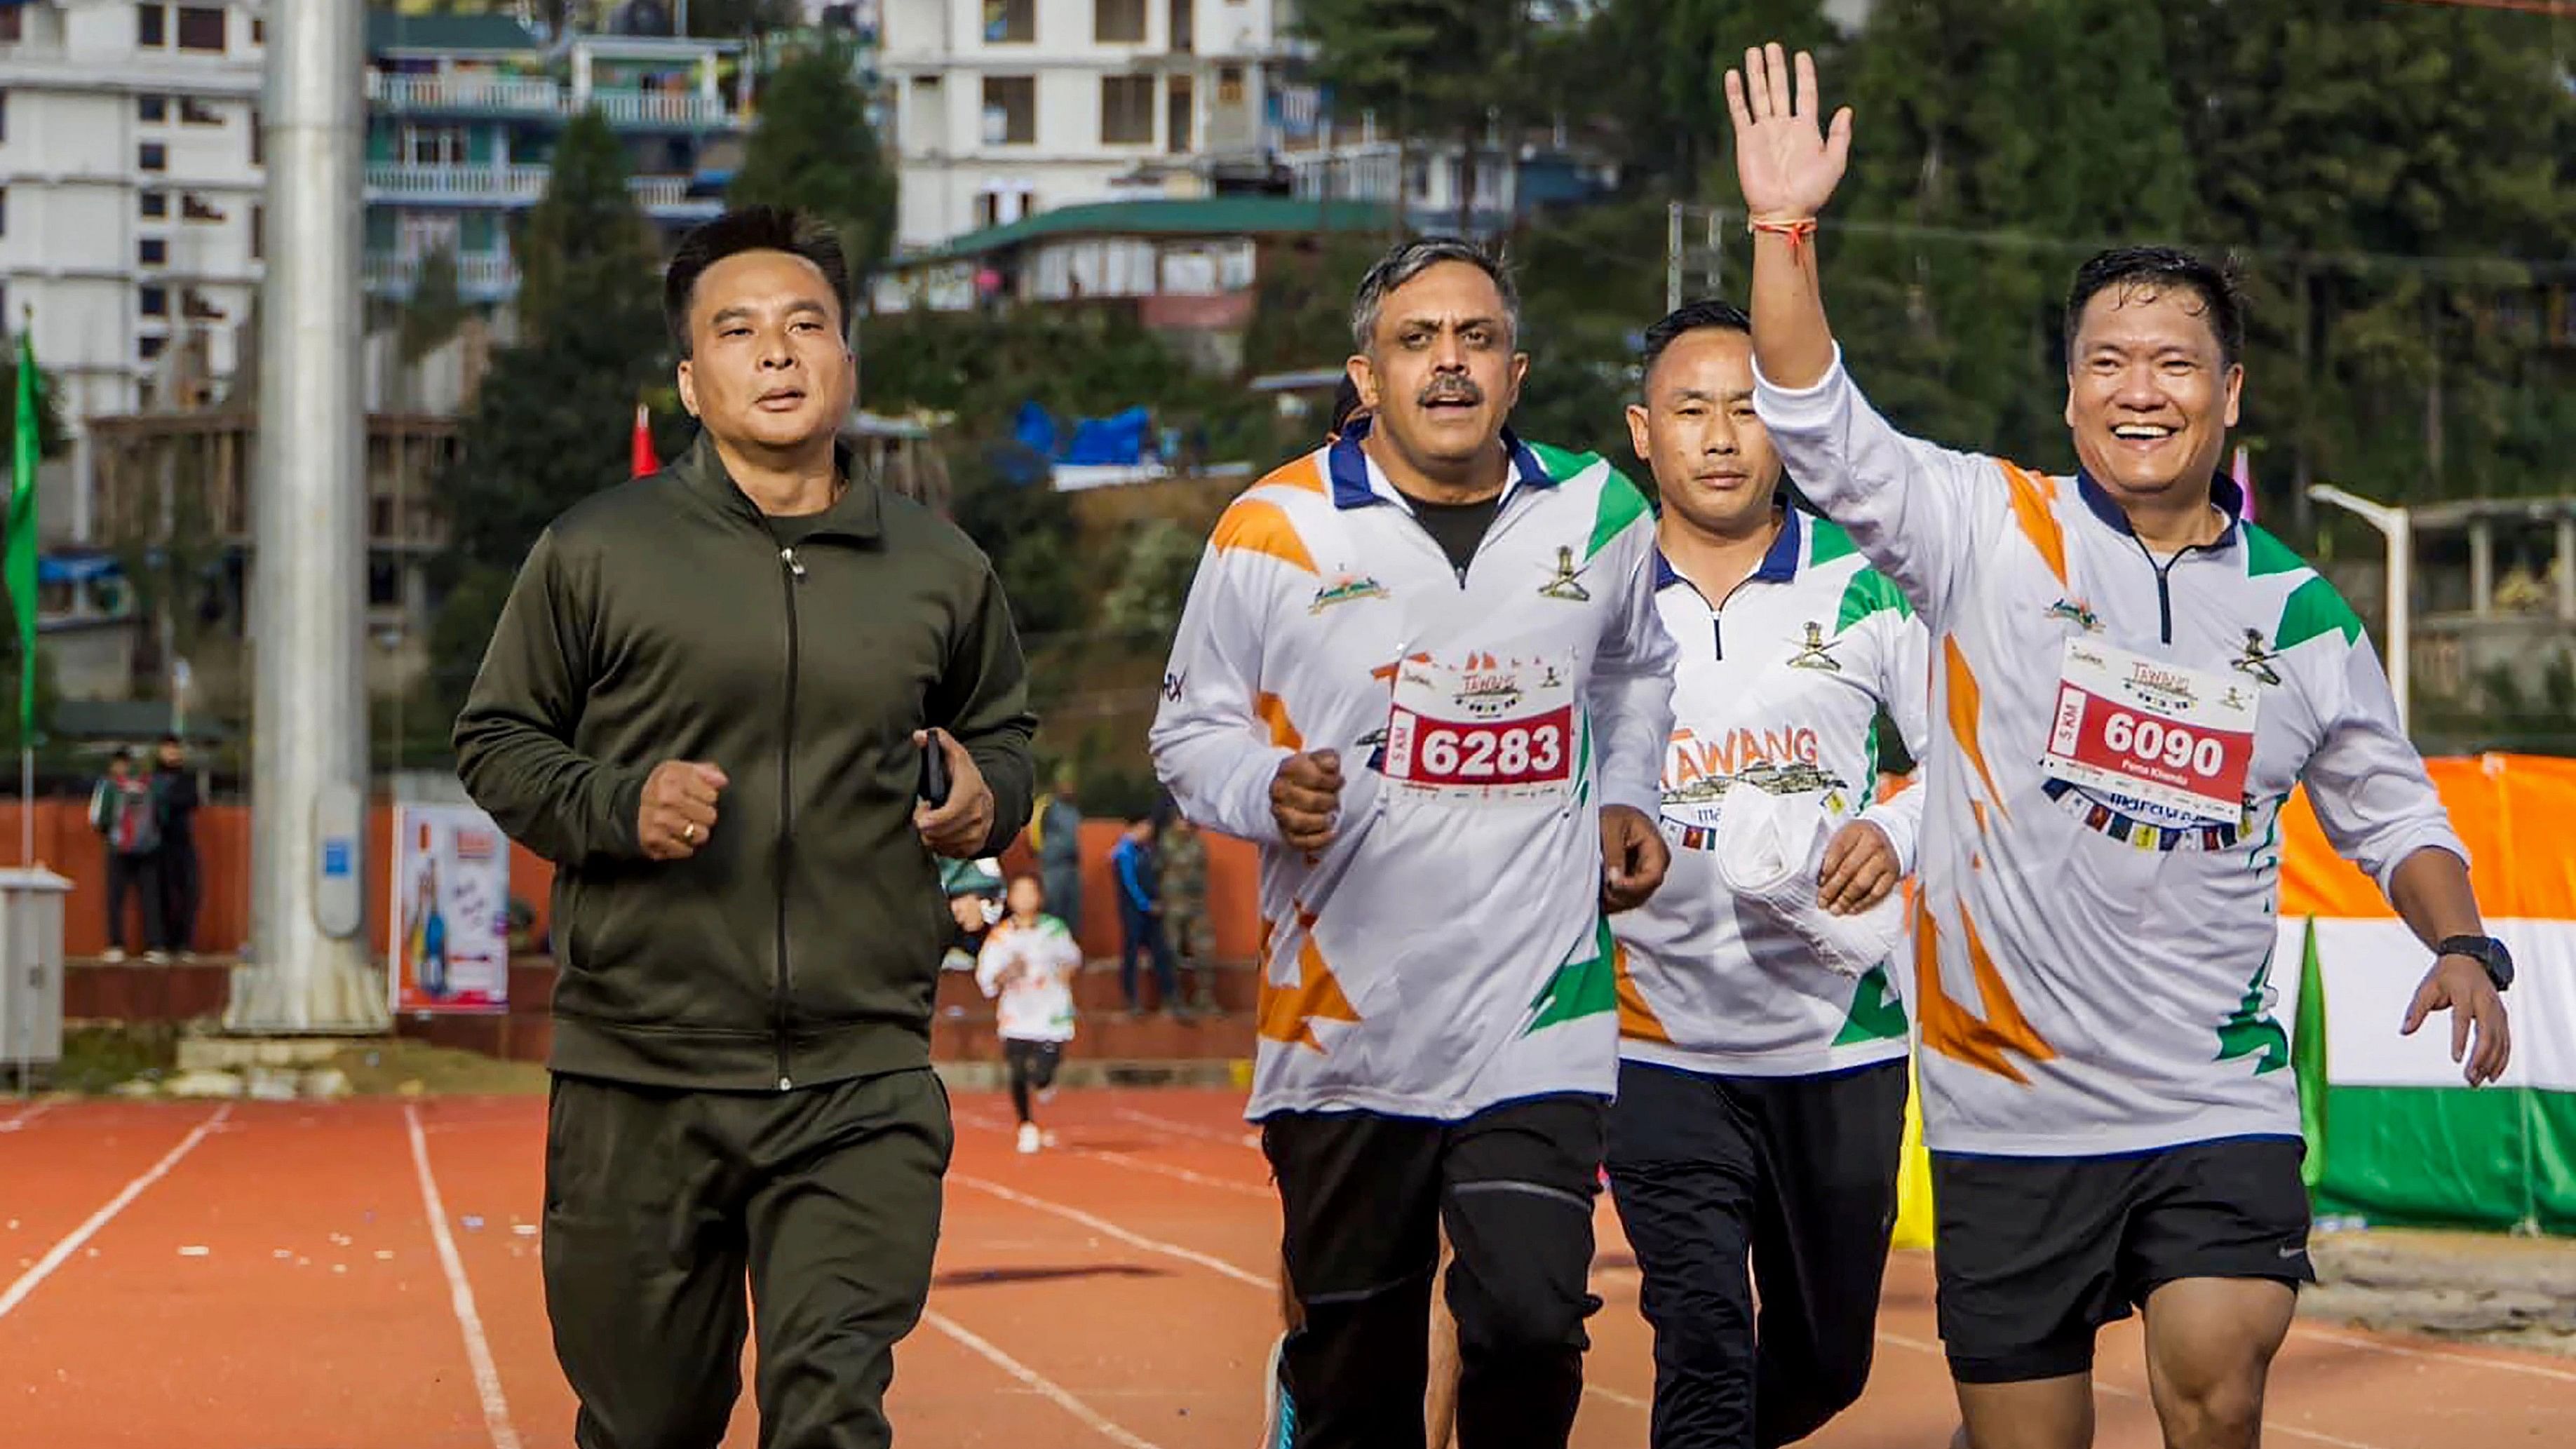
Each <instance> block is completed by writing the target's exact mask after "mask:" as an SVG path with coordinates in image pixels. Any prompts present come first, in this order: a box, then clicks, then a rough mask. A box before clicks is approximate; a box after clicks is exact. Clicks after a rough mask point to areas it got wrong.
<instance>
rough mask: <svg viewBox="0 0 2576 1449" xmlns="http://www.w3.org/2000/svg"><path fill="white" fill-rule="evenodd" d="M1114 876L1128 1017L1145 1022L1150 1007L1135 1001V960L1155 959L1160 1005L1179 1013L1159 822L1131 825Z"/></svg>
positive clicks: (1114, 858) (1116, 855)
mask: <svg viewBox="0 0 2576 1449" xmlns="http://www.w3.org/2000/svg"><path fill="white" fill-rule="evenodd" d="M1109 872H1110V874H1111V875H1113V876H1115V877H1116V878H1117V882H1118V989H1119V990H1120V991H1121V992H1122V993H1124V994H1125V996H1126V998H1127V1014H1128V1015H1129V1016H1131V1017H1133V1016H1143V1015H1144V1014H1145V1003H1144V1002H1143V1000H1142V999H1140V998H1139V997H1138V996H1137V995H1136V957H1137V956H1138V955H1139V954H1140V953H1141V954H1145V955H1150V956H1151V957H1153V963H1154V987H1155V991H1156V997H1155V999H1156V1000H1157V1001H1158V1002H1160V1003H1161V1005H1162V1007H1163V1009H1164V1010H1166V1011H1177V1008H1178V1007H1179V1005H1180V999H1181V987H1180V983H1179V982H1178V981H1177V980H1175V979H1174V975H1173V971H1172V943H1171V942H1170V940H1168V939H1167V938H1165V936H1164V935H1163V903H1162V899H1161V896H1160V887H1161V885H1162V881H1161V879H1160V876H1159V873H1158V871H1157V870H1156V868H1155V864H1154V822H1153V820H1152V819H1151V818H1150V817H1147V818H1140V819H1135V820H1130V821H1128V822H1127V833H1126V834H1124V835H1122V836H1120V837H1118V844H1117V846H1116V847H1115V848H1114V849H1112V850H1111V851H1110V852H1109Z"/></svg>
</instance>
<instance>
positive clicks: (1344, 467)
mask: <svg viewBox="0 0 2576 1449" xmlns="http://www.w3.org/2000/svg"><path fill="white" fill-rule="evenodd" d="M1369 422H1370V420H1369V419H1368V418H1365V417H1358V418H1353V419H1351V420H1350V422H1348V423H1346V424H1344V425H1343V429H1342V436H1341V437H1340V439H1339V440H1337V441H1336V442H1335V443H1334V444H1333V447H1332V451H1331V452H1330V453H1328V454H1327V455H1326V459H1325V469H1324V471H1325V472H1326V473H1328V474H1329V475H1331V477H1332V480H1333V506H1334V507H1335V508H1366V507H1368V506H1369V505H1370V504H1372V503H1384V502H1388V501H1390V500H1389V499H1387V498H1386V496H1385V495H1383V494H1381V493H1379V492H1378V491H1377V489H1376V488H1374V487H1372V486H1370V484H1369V462H1368V455H1367V454H1366V453H1363V452H1361V451H1360V440H1361V439H1363V438H1366V437H1367V436H1368V433H1369ZM1503 451H1504V453H1506V454H1508V455H1509V456H1510V459H1511V465H1512V472H1513V474H1514V476H1513V477H1512V478H1511V479H1510V480H1509V481H1507V482H1505V483H1504V485H1503V491H1504V493H1505V494H1509V493H1510V492H1511V490H1512V488H1513V487H1514V486H1516V485H1518V484H1524V483H1525V484H1528V485H1529V486H1531V487H1533V488H1553V487H1555V486H1556V482H1557V480H1556V476H1555V475H1554V474H1552V473H1550V472H1548V471H1547V466H1546V465H1545V464H1543V463H1541V462H1539V460H1538V454H1536V453H1534V452H1531V451H1530V448H1529V445H1528V444H1526V443H1523V442H1522V441H1521V440H1520V438H1519V436H1518V435H1516V434H1515V433H1513V432H1512V430H1511V429H1509V428H1505V429H1503Z"/></svg>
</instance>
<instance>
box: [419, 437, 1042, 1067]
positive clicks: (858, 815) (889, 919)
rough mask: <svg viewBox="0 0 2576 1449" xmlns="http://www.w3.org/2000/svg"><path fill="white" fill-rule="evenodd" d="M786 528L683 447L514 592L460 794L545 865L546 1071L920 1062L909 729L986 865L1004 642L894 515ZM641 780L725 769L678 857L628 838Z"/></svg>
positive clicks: (986, 592) (988, 611) (943, 933)
mask: <svg viewBox="0 0 2576 1449" xmlns="http://www.w3.org/2000/svg"><path fill="white" fill-rule="evenodd" d="M847 461H848V460H847V459H844V464H845V466H846V465H847ZM782 522H785V521H782ZM807 522H809V521H807V520H796V521H794V523H796V524H803V523H807ZM810 525H811V526H810V528H809V529H808V530H807V531H806V532H805V533H804V534H803V536H802V537H800V538H795V539H794V541H793V542H792V543H791V544H789V545H787V546H782V545H781V542H780V538H779V537H778V536H777V535H775V534H773V532H772V528H771V521H770V520H767V519H765V518H763V516H762V515H761V513H760V511H759V510H758V508H757V507H756V506H755V505H754V504H753V503H752V502H751V500H750V499H749V498H748V497H747V496H746V495H745V494H744V493H743V492H742V491H741V490H740V489H739V488H737V487H736V486H735V485H734V483H733V481H732V479H731V478H730V477H728V476H727V475H726V473H725V469H724V465H723V464H722V462H721V461H720V460H719V459H718V458H717V456H716V452H715V449H714V447H713V446H712V444H710V443H709V442H708V441H707V440H706V439H705V438H704V437H703V436H701V437H700V438H699V440H698V441H697V443H696V444H695V445H694V446H692V447H691V448H690V450H689V451H688V453H687V454H686V455H684V456H683V457H681V458H680V459H678V460H677V461H675V462H674V463H673V464H672V465H671V466H670V467H668V468H666V469H664V470H663V471H661V472H659V473H656V474H653V475H652V476H650V477H647V478H642V479H637V480H635V481H633V482H630V483H627V484H624V485H622V486H619V487H616V488H611V489H608V490H606V491H604V492H602V493H599V494H597V495H595V496H593V497H591V498H589V499H587V500H585V501H583V502H582V503H580V504H579V505H577V506H575V507H574V508H572V509H571V510H570V511H568V512H566V513H565V514H564V515H563V516H562V517H561V518H559V519H557V520H556V521H555V522H554V524H553V525H552V526H551V527H550V528H548V530H547V531H546V533H545V535H544V536H543V537H542V538H540V539H539V540H538V541H537V544H536V547H535V548H534V549H533V550H531V551H530V553H529V555H528V559H527V562H526V564H525V565H524V566H523V567H522V568H521V570H520V573H519V577H518V581H517V582H516V584H515V585H514V586H513V587H512V589H511V591H510V597H509V602H508V603H507V604H506V605H505V606H504V607H503V609H502V611H501V620H500V623H499V625H498V626H497V627H496V629H495V630H494V633H493V637H492V643H491V647H490V650H489V652H488V653H487V654H486V655H485V657H484V660H483V667H482V670H481V672H480V673H479V674H478V675H477V676H476V678H475V681H474V687H473V691H472V693H471V694H470V695H469V697H468V698H467V701H466V704H465V709H464V712H463V713H462V714H461V715H459V716H458V718H457V721H456V733H455V745H456V755H457V773H458V775H459V777H460V778H461V779H462V780H463V781H464V784H465V788H466V790H467V792H468V793H469V794H470V795H472V796H473V798H474V801H475V803H476V804H478V805H480V806H481V807H482V808H483V809H484V810H485V811H487V812H489V813H490V814H491V816H492V818H493V819H494V820H496V821H498V822H499V823H500V825H501V827H502V829H504V830H505V831H507V832H508V833H509V834H510V836H511V838H512V839H514V840H517V841H519V842H520V843H522V844H524V845H525V846H527V847H528V848H529V849H530V850H532V851H534V852H536V853H537V854H538V855H540V856H543V857H545V858H546V859H548V860H550V861H552V862H554V864H555V867H556V874H555V893H554V911H553V915H552V932H553V938H554V954H555V962H556V966H557V973H556V981H555V994H554V1017H555V1029H554V1047H553V1052H552V1057H551V1060H550V1063H549V1064H550V1065H551V1066H552V1067H553V1068H554V1070H556V1071H559V1072H566V1073H572V1074H577V1075H583V1076H595V1077H605V1078H610V1079H613V1080H620V1081H629V1082H638V1083H649V1084H658V1085H669V1086H683V1087H698V1088H709V1089H719V1090H781V1091H783V1090H786V1089H788V1088H790V1087H794V1086H800V1085H810V1084H815V1083H821V1082H827V1081H833V1080H838V1079H843V1078H848V1077H855V1076H865V1075H869V1074H872V1073H878V1072H885V1071H895V1070H901V1069H904V1068H908V1067H918V1066H922V1065H925V1064H926V1063H927V1062H928V1060H929V1035H930V1012H931V996H932V993H933V991H934V989H935V988H936V986H937V983H938V977H939V961H940V954H941V950H942V948H943V947H944V946H945V945H946V943H947V940H948V937H949V935H950V933H951V930H952V922H951V920H950V918H949V914H948V903H947V901H946V899H945V898H944V897H943V895H942V893H941V891H940V888H939V874H938V868H937V864H936V862H935V861H934V860H933V859H932V857H931V854H930V851H929V849H928V847H927V846H925V845H924V844H923V842H922V840H921V837H920V836H919V834H918V833H917V832H915V830H914V829H913V825H912V812H913V807H914V804H915V792H916V785H917V782H918V779H919V753H918V751H917V750H916V748H915V746H914V745H913V743H912V732H913V731H914V730H916V729H922V728H926V727H930V726H937V727H938V728H941V729H944V730H947V731H948V732H949V733H951V734H952V735H954V736H955V737H956V738H957V740H958V741H959V743H961V744H963V745H964V746H965V747H966V748H967V750H968V751H969V752H971V753H972V754H973V756H974V758H975V763H976V765H977V766H978V767H979V768H980V769H981V770H982V771H983V775H984V780H985V783H986V784H987V785H989V786H991V788H992V791H993V820H994V826H993V833H992V838H991V839H989V840H987V841H985V842H984V845H983V849H981V850H980V851H978V852H977V854H979V855H990V854H995V853H998V852H999V851H1000V850H1001V849H1002V848H1003V847H1005V846H1006V845H1008V844H1009V843H1010V840H1011V837H1012V836H1013V835H1014V834H1016V833H1017V831H1018V829H1019V827H1020V825H1021V824H1022V823H1023V822H1025V821H1026V820H1027V819H1028V818H1029V798H1030V788H1031V784H1030V765H1029V739H1030V736H1031V734H1032V732H1033V731H1034V729H1035V727H1036V721H1035V719H1034V717H1033V716H1032V715H1031V714H1030V713H1029V710H1028V690H1027V681H1026V673H1025V669H1024V666H1023V664H1022V661H1021V657H1020V646H1019V640H1018V637H1017V635H1016V634H1015V633H1014V632H1013V630H1012V627H1011V617H1010V611H1009V608H1008V606H1007V604H1006V603H1005V601H1004V599H1003V595H1002V589H1001V585H1000V583H999V581H998V580H996V578H995V577H994V574H993V569H992V566H991V564H990V563H989V562H988V561H987V560H986V559H985V557H984V555H983V554H982V553H981V552H979V551H978V550H977V549H976V547H975V546H974V544H973V543H971V542H969V541H968V540H967V538H966V536H965V535H964V534H962V533H960V532H959V531H958V530H957V529H956V528H955V527H953V526H952V525H950V524H949V523H947V522H946V521H945V520H943V519H941V518H939V517H938V516H937V515H936V514H934V513H932V512H931V511H929V510H928V509H926V508H923V507H922V506H920V505H919V504H916V503H914V502H912V501H910V500H908V499H905V498H901V497H898V496H894V495H891V494H888V493H885V492H883V491H882V490H880V489H879V488H877V487H876V486H875V485H874V484H872V483H870V482H868V481H866V480H865V479H862V478H857V477H853V478H852V479H851V481H850V486H849V487H848V488H847V489H846V490H845V491H844V492H843V494H842V496H841V498H840V501H839V502H837V503H835V504H834V505H833V506H832V508H831V509H830V510H829V511H828V512H827V513H825V514H823V515H821V516H820V517H819V518H818V519H815V520H811V521H810ZM666 760H692V761H701V762H705V763H709V764H713V765H715V766H717V767H719V768H720V769H722V770H723V771H724V772H725V774H726V775H727V776H728V777H729V783H728V784H727V785H726V787H725V790H724V792H723V795H722V797H721V799H720V800H719V801H718V802H717V807H716V809H717V820H716V825H715V828H714V830H713V831H712V832H710V834H709V836H708V838H707V839H706V840H705V841H704V842H703V843H701V844H700V845H699V847H698V850H697V853H696V854H695V855H693V856H691V857H690V858H688V859H686V860H680V861H655V860H652V859H649V858H647V857H646V856H645V855H644V853H643V849H642V847H641V845H640V843H639V839H638V834H637V817H638V813H639V810H640V807H641V805H642V800H643V791H644V781H645V777H646V776H647V775H649V774H650V773H651V772H652V770H653V767H654V766H655V765H658V764H660V763H662V762H663V761H666Z"/></svg>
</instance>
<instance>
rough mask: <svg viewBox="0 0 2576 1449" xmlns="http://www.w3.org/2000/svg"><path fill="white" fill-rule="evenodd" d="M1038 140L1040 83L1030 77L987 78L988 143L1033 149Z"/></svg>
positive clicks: (985, 106) (986, 130) (985, 116)
mask: <svg viewBox="0 0 2576 1449" xmlns="http://www.w3.org/2000/svg"><path fill="white" fill-rule="evenodd" d="M1037 139H1038V80H1037V77H1036V76H1030V75H988V76H986V77H984V144H985V145H987V146H1030V145H1035V144H1036V143H1037Z"/></svg>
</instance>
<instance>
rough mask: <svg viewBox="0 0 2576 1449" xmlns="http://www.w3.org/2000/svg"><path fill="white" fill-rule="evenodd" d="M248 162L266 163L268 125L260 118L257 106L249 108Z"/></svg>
mask: <svg viewBox="0 0 2576 1449" xmlns="http://www.w3.org/2000/svg"><path fill="white" fill-rule="evenodd" d="M250 164H252V165H253V166H265V165H267V164H268V125H267V123H266V122H265V121H263V120H262V119H261V118H260V113H259V107H257V106H253V107H251V108H250Z"/></svg>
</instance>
